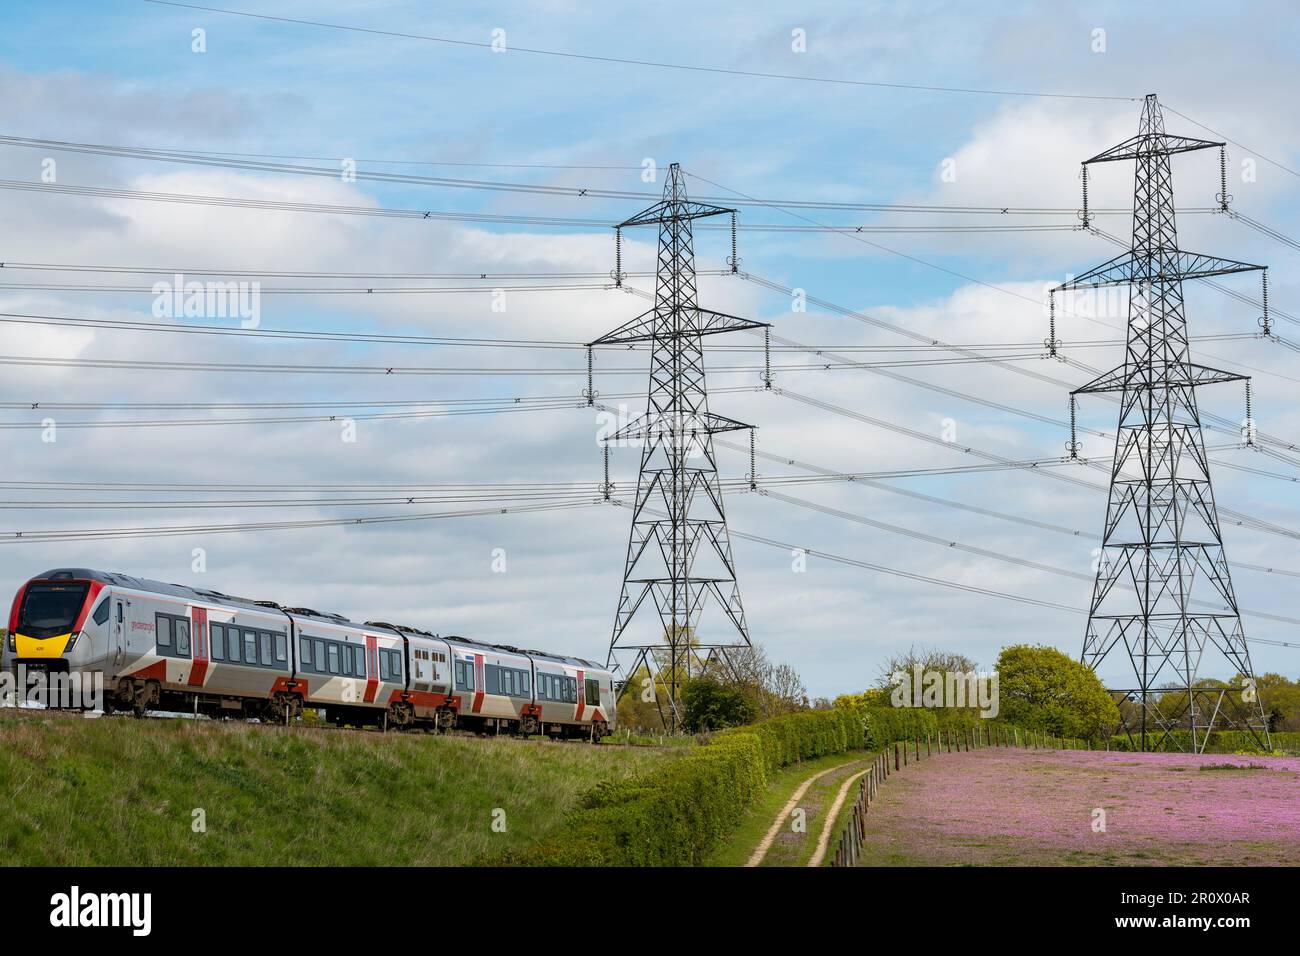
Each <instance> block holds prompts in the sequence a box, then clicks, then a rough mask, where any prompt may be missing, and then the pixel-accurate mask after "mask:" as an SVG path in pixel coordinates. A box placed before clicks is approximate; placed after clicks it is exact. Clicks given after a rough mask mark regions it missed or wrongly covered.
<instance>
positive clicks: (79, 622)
mask: <svg viewBox="0 0 1300 956" xmlns="http://www.w3.org/2000/svg"><path fill="white" fill-rule="evenodd" d="M93 577H94V572H92V571H86V572H85V573H84V574H80V573H78V569H75V568H74V569H60V570H58V571H48V572H46V573H45V574H44V575H41V576H39V577H36V578H33V579H32V580H30V581H28V582H27V583H26V584H24V585H23V586H22V587H21V588H20V589H19V590H18V593H17V594H16V595H15V596H14V602H13V606H12V607H11V608H10V611H9V633H8V636H7V637H6V638H5V642H4V653H3V663H4V667H5V669H6V670H12V669H14V668H16V667H17V666H18V665H22V666H23V667H25V668H26V669H27V670H29V671H30V670H36V669H39V670H44V671H50V672H59V671H62V672H68V671H79V672H80V671H90V670H101V669H103V667H104V665H105V664H106V659H105V652H106V650H107V647H108V640H107V636H108V632H109V629H110V617H111V613H112V608H111V607H110V604H109V599H108V596H107V595H106V594H104V595H103V596H102V598H101V592H103V590H104V584H103V582H101V581H96V580H93ZM97 638H98V639H97Z"/></svg>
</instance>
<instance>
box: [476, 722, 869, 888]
mask: <svg viewBox="0 0 1300 956" xmlns="http://www.w3.org/2000/svg"><path fill="white" fill-rule="evenodd" d="M864 742H865V737H864V724H863V721H862V718H861V716H860V715H858V714H855V713H853V712H852V711H849V710H846V709H843V708H835V709H830V710H810V711H801V712H799V713H794V714H786V715H783V716H781V717H773V718H771V719H769V720H764V721H759V722H758V723H756V724H753V725H751V726H748V727H743V728H741V727H738V728H733V729H730V730H726V731H723V732H721V733H719V734H717V735H715V736H714V738H713V740H712V742H711V743H709V744H707V745H706V746H702V747H697V748H695V749H693V750H692V751H691V752H690V753H688V754H687V755H686V756H684V757H682V758H680V759H679V760H676V761H674V762H673V763H671V764H670V765H669V766H667V767H665V768H662V769H659V770H656V771H654V772H652V773H649V774H646V775H644V776H641V777H637V778H633V779H631V780H626V781H621V782H618V783H608V784H602V785H601V786H598V787H596V788H595V789H594V790H592V791H591V792H590V793H588V794H587V795H586V797H585V798H584V799H583V801H582V804H581V806H580V807H579V808H578V809H577V810H575V811H574V812H573V813H572V814H571V815H570V817H569V820H568V821H567V822H566V824H565V826H564V827H563V828H562V829H561V830H560V832H559V833H558V834H557V835H556V836H554V837H551V838H548V839H545V840H542V841H541V842H539V843H537V844H535V845H534V846H532V847H530V848H529V849H527V850H525V851H523V852H519V853H514V854H511V855H508V856H506V857H504V858H501V859H497V860H493V861H492V862H494V863H504V864H507V865H517V866H693V865H696V864H698V863H700V862H701V861H702V860H703V858H704V855H705V854H706V853H707V852H708V851H709V850H711V849H712V848H713V847H715V846H716V845H717V844H718V843H719V842H721V840H722V839H723V837H725V836H726V835H727V833H729V832H730V831H731V830H732V829H733V828H734V827H735V826H736V824H737V823H739V822H740V820H741V818H742V817H743V816H744V814H745V813H746V811H747V810H748V809H749V807H750V805H751V804H752V803H753V802H754V800H755V799H756V798H757V797H758V795H759V794H760V793H761V792H762V791H763V789H764V788H765V787H766V786H767V778H768V774H769V773H771V772H772V771H773V770H776V769H779V768H780V767H784V766H786V765H787V764H790V763H794V762H796V761H800V760H807V759H810V758H815V757H822V756H825V755H827V754H835V753H844V752H845V751H848V750H851V749H856V748H860V747H862V746H863V744H864Z"/></svg>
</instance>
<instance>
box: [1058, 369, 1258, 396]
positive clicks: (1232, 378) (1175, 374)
mask: <svg viewBox="0 0 1300 956" xmlns="http://www.w3.org/2000/svg"><path fill="white" fill-rule="evenodd" d="M1249 380H1250V376H1249V375H1241V374H1239V373H1237V372H1228V371H1225V370H1223V369H1219V368H1210V367H1209V366H1208V365H1198V364H1197V363H1195V362H1166V363H1160V362H1151V363H1148V364H1146V365H1136V364H1127V365H1121V366H1119V367H1118V368H1113V369H1111V370H1110V371H1109V372H1103V373H1102V374H1101V375H1098V376H1097V377H1096V378H1094V379H1093V380H1092V381H1091V382H1088V383H1087V384H1085V385H1080V386H1079V387H1078V388H1076V389H1074V390H1073V391H1071V392H1070V394H1071V395H1090V394H1098V393H1101V392H1123V391H1136V390H1141V389H1144V388H1147V387H1151V386H1149V385H1148V384H1147V383H1148V382H1149V381H1150V382H1153V383H1155V384H1158V385H1159V387H1160V388H1178V387H1183V388H1200V387H1201V386H1202V385H1218V384H1220V383H1223V382H1243V381H1249Z"/></svg>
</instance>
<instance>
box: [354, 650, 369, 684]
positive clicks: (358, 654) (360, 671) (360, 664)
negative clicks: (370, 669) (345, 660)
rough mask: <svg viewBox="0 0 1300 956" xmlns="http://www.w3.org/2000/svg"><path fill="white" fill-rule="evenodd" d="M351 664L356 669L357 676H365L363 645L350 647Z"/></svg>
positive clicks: (364, 651)
mask: <svg viewBox="0 0 1300 956" xmlns="http://www.w3.org/2000/svg"><path fill="white" fill-rule="evenodd" d="M352 666H353V669H354V670H356V672H357V676H358V677H365V676H366V649H365V648H364V647H354V648H352Z"/></svg>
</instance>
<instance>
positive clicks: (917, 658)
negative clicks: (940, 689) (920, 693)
mask: <svg viewBox="0 0 1300 956" xmlns="http://www.w3.org/2000/svg"><path fill="white" fill-rule="evenodd" d="M917 664H919V665H921V671H922V672H923V673H924V672H925V671H941V672H943V673H951V674H969V673H971V671H974V670H976V667H975V662H974V661H972V660H971V659H970V658H969V657H967V656H966V655H965V654H958V653H957V652H956V651H945V650H941V649H940V648H937V647H931V648H925V647H922V648H920V649H919V650H918V649H917V647H916V645H915V644H913V645H912V646H911V647H909V648H908V649H907V653H906V654H896V655H894V656H893V657H891V658H890V659H889V660H888V662H886V664H885V666H884V667H882V668H881V669H880V677H879V678H878V679H877V680H876V686H877V687H884V688H890V687H893V686H894V675H895V674H907V675H909V679H910V675H911V674H912V670H913V668H914V667H915V666H916V665H917Z"/></svg>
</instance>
